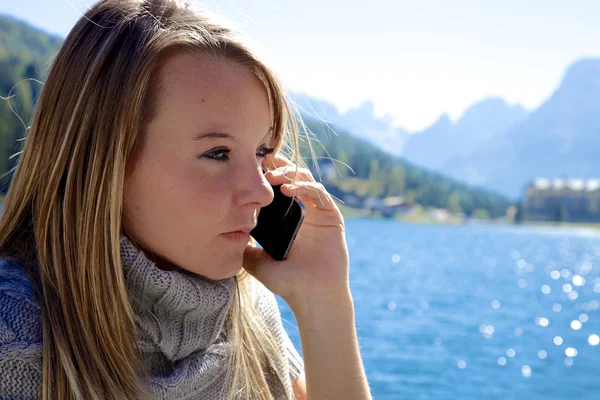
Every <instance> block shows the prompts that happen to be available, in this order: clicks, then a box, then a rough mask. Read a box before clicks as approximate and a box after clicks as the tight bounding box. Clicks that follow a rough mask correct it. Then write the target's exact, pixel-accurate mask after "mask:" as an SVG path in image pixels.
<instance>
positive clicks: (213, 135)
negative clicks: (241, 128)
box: [192, 132, 237, 140]
mask: <svg viewBox="0 0 600 400" xmlns="http://www.w3.org/2000/svg"><path fill="white" fill-rule="evenodd" d="M205 138H209V139H231V140H237V139H236V138H235V136H233V135H230V134H229V133H225V132H206V133H200V134H198V135H196V136H194V137H193V138H192V140H200V139H205Z"/></svg>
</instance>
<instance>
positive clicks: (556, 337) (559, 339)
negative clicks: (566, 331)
mask: <svg viewBox="0 0 600 400" xmlns="http://www.w3.org/2000/svg"><path fill="white" fill-rule="evenodd" d="M562 343H563V340H562V338H561V337H560V336H555V337H554V344H555V345H557V346H560V345H561V344H562Z"/></svg>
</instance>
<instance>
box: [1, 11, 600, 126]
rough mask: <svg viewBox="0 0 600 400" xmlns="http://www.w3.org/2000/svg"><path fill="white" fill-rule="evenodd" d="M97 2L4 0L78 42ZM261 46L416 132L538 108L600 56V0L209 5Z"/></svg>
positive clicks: (297, 81) (274, 58)
mask: <svg viewBox="0 0 600 400" xmlns="http://www.w3.org/2000/svg"><path fill="white" fill-rule="evenodd" d="M93 3H94V1H91V0H0V13H4V14H9V15H13V16H16V17H18V18H19V19H22V20H25V21H27V22H29V23H31V24H33V25H35V26H37V27H39V28H42V29H43V30H45V31H47V32H50V33H55V34H59V35H61V36H66V35H67V34H68V32H69V31H70V29H71V27H72V26H73V25H74V24H75V22H76V21H77V19H78V18H79V17H80V15H81V12H82V11H84V10H85V9H86V7H89V6H90V5H91V4H93ZM197 4H198V5H199V6H200V7H201V8H206V9H209V10H211V11H213V12H216V13H218V14H221V15H222V16H224V17H225V18H228V19H230V20H232V21H234V23H235V24H237V25H238V26H239V27H240V28H241V29H242V30H243V31H244V32H246V33H247V34H248V35H250V36H251V37H252V38H253V39H254V40H255V41H256V42H257V43H258V45H260V46H261V49H262V52H263V54H264V55H265V57H266V58H267V60H268V61H269V62H270V63H271V65H272V66H273V67H274V69H275V70H276V72H277V73H278V74H279V75H280V77H281V78H282V80H283V83H284V85H285V86H286V87H287V88H288V89H291V90H294V91H300V92H305V93H307V94H309V95H311V96H314V97H316V98H319V99H323V100H327V101H329V102H331V103H333V104H335V105H336V106H337V107H338V108H339V109H340V111H342V112H344V111H346V110H347V109H348V108H353V107H357V106H358V105H359V104H360V103H361V102H363V101H365V100H368V101H371V102H373V104H374V105H375V113H376V114H377V115H379V116H382V115H385V114H389V115H390V116H392V118H393V121H394V124H396V125H399V126H402V127H404V128H406V129H408V130H409V131H411V132H414V131H418V130H421V129H423V128H425V127H426V126H428V125H430V124H431V123H433V122H434V121H435V120H436V119H437V118H438V117H439V116H440V114H442V113H448V114H449V115H450V117H451V118H452V119H453V120H456V119H457V118H459V117H460V115H461V114H462V113H463V112H464V110H465V109H466V108H467V107H469V106H470V105H472V104H473V103H475V102H477V101H479V100H482V99H484V98H486V97H489V96H500V97H503V98H504V99H505V100H506V101H507V102H508V103H509V104H514V103H519V104H521V105H523V106H524V107H526V108H528V109H534V108H536V107H537V106H539V105H540V104H541V103H542V102H543V101H544V100H545V99H547V98H548V96H550V95H551V94H552V92H553V91H554V90H555V89H556V88H557V86H558V85H559V83H560V81H561V79H562V77H563V75H564V73H565V71H566V69H567V67H568V66H569V65H570V64H571V63H573V62H574V61H576V60H578V59H580V58H583V57H600V24H598V21H599V20H600V1H597V0H545V1H542V0H527V1H523V0H502V1H499V0H452V1H451V0H419V1H417V0H412V1H407V0H369V1H358V0H303V1H297V0H296V1H294V0H235V1H234V0H207V1H202V2H197Z"/></svg>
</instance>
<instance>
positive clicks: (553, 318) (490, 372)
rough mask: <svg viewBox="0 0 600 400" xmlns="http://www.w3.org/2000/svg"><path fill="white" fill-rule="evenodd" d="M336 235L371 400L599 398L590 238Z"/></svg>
mask: <svg viewBox="0 0 600 400" xmlns="http://www.w3.org/2000/svg"><path fill="white" fill-rule="evenodd" d="M346 226H347V240H348V248H349V251H350V264H351V265H350V283H351V289H352V294H353V297H354V302H355V309H356V323H357V330H358V336H359V343H360V346H361V354H362V357H363V361H364V365H365V369H366V372H367V377H368V380H369V384H370V387H371V391H372V394H373V397H374V398H375V399H381V400H383V399H545V400H547V399H567V398H576V399H598V398H600V378H599V376H600V345H597V342H598V340H599V339H598V336H597V335H600V311H599V303H598V302H599V300H600V231H596V230H592V229H585V228H582V229H575V228H569V229H567V228H555V227H544V228H538V227H521V226H482V225H466V226H441V225H415V224H403V223H399V222H395V221H389V220H375V219H351V218H348V219H346ZM278 301H279V302H280V303H279V304H280V307H281V310H282V316H283V318H284V326H285V327H286V330H287V331H288V333H289V334H290V337H291V338H292V341H293V342H294V343H295V344H296V346H297V348H298V349H300V339H299V336H298V332H297V328H296V327H295V326H296V325H295V320H294V317H293V314H292V313H291V312H290V310H289V308H287V306H286V305H285V303H284V302H283V301H282V300H281V299H279V298H278Z"/></svg>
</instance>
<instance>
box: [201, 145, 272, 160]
mask: <svg viewBox="0 0 600 400" xmlns="http://www.w3.org/2000/svg"><path fill="white" fill-rule="evenodd" d="M274 151H275V149H273V148H269V147H263V148H262V149H260V150H259V151H258V153H256V155H257V156H259V157H261V158H264V157H266V156H268V155H269V154H272V153H273V152H274ZM230 152H231V150H229V149H218V150H214V151H211V152H209V153H206V154H204V155H202V156H200V158H207V159H209V160H211V161H218V162H226V161H229V156H228V154H229V153H230Z"/></svg>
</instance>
